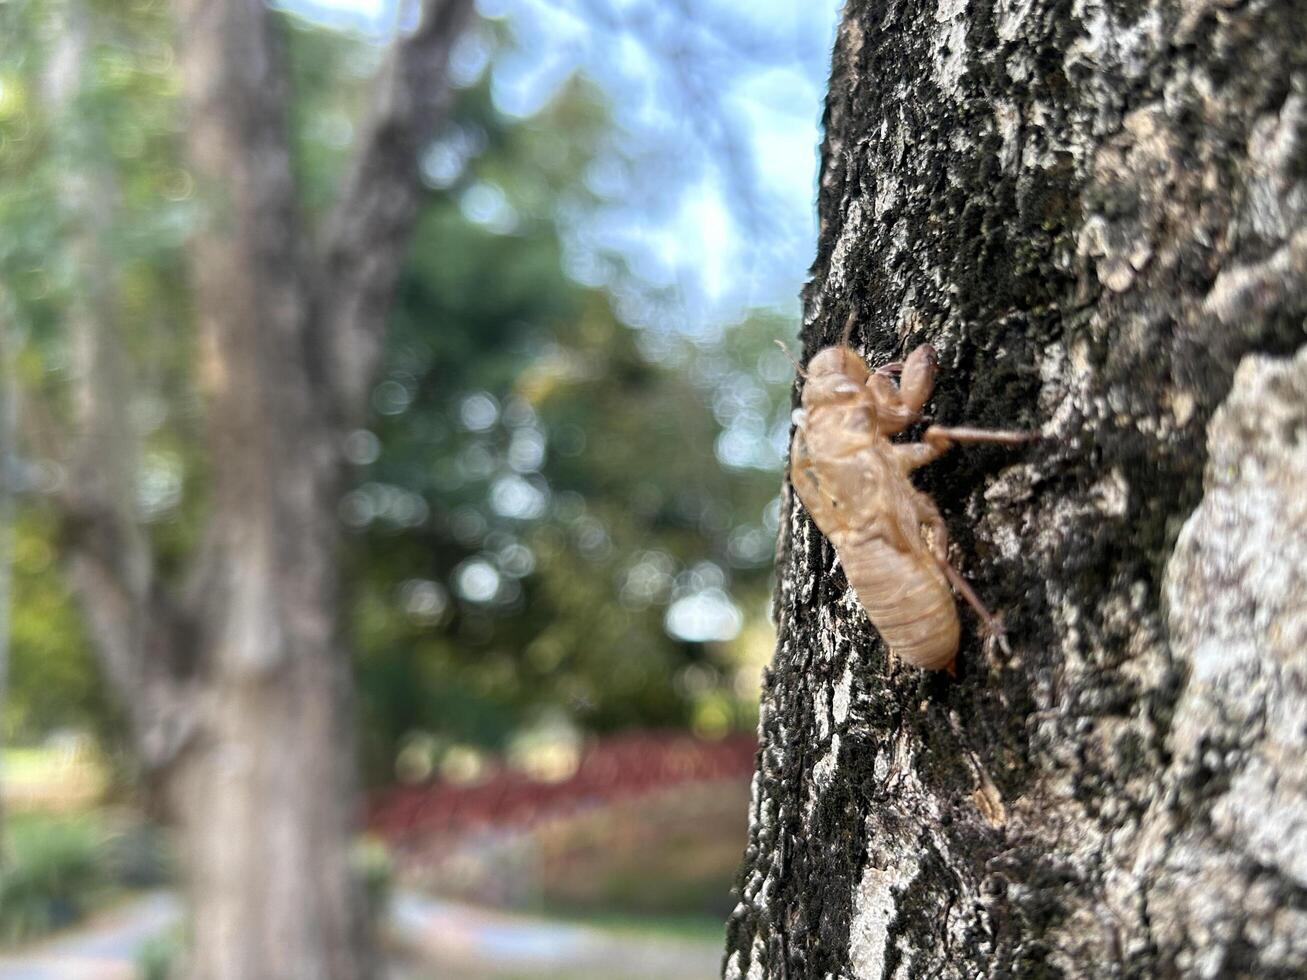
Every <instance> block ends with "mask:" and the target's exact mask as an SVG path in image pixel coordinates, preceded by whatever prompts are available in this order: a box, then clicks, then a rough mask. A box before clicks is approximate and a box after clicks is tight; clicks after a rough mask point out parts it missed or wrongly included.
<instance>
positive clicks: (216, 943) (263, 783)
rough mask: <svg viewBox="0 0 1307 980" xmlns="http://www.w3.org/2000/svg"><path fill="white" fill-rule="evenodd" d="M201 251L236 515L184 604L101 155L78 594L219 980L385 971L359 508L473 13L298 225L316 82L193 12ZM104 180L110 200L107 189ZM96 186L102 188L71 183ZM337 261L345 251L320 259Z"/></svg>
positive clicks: (188, 91)
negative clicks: (123, 296) (379, 376)
mask: <svg viewBox="0 0 1307 980" xmlns="http://www.w3.org/2000/svg"><path fill="white" fill-rule="evenodd" d="M176 8H177V14H178V21H179V24H178V28H179V30H178V37H179V42H180V44H179V47H180V52H179V59H178V60H179V65H180V69H181V74H182V77H183V83H184V89H185V95H186V101H187V117H186V148H187V155H188V166H189V169H190V171H191V172H192V173H193V174H194V175H195V178H196V187H197V191H198V195H199V197H200V200H201V204H202V205H203V209H204V210H203V215H204V217H203V221H202V225H201V228H200V230H199V231H198V232H197V233H196V235H195V236H194V239H193V241H192V242H191V243H190V251H191V259H192V263H191V268H192V274H193V279H194V286H195V293H196V303H195V307H196V315H197V320H198V326H199V355H198V364H197V371H198V374H199V384H200V386H201V387H202V388H203V389H204V391H205V395H206V409H207V412H206V430H207V444H208V445H207V448H208V451H209V462H210V465H211V469H212V473H213V478H212V491H211V495H210V497H209V499H208V501H207V503H208V513H207V515H206V520H205V524H204V527H203V538H202V543H201V544H200V546H199V547H198V548H197V550H196V553H195V554H194V555H192V556H190V564H189V567H188V569H187V571H186V573H185V574H184V575H181V576H179V578H180V579H182V581H181V582H166V581H162V576H160V575H159V574H158V570H157V568H156V567H155V562H154V556H153V554H152V551H151V541H150V536H149V534H148V531H147V530H146V529H145V528H143V527H142V526H141V524H140V521H139V515H138V514H137V512H136V509H135V506H134V498H135V480H136V471H135V465H136V463H137V457H138V450H139V447H138V442H139V440H138V439H137V438H136V436H135V435H134V429H133V425H132V421H131V413H130V412H129V410H128V409H129V406H130V401H131V395H132V391H133V387H132V369H131V364H130V357H129V354H128V347H127V345H126V344H125V343H124V342H123V338H122V337H121V336H120V331H119V330H118V329H117V327H118V325H117V324H115V323H114V318H113V310H114V307H115V303H114V295H113V291H114V288H115V281H116V277H115V274H114V258H113V256H112V254H110V252H109V251H108V247H107V242H108V241H109V235H108V231H109V229H110V227H111V226H112V224H113V220H114V214H113V211H114V203H113V199H114V195H113V193H112V174H111V173H110V172H109V171H108V170H107V169H106V168H105V166H104V162H103V161H98V160H88V159H85V158H83V157H78V158H77V159H76V160H75V161H72V162H70V168H71V167H81V168H83V169H84V170H86V171H88V174H89V177H90V178H91V179H89V180H86V181H84V182H83V183H84V184H85V186H86V187H87V188H88V189H93V190H94V193H86V194H84V199H78V198H71V199H70V200H68V201H67V202H66V204H67V205H69V206H70V207H69V221H68V224H69V226H70V227H71V228H72V229H73V240H72V242H71V244H72V246H73V249H74V254H75V256H76V260H77V261H76V265H77V268H78V269H79V271H80V272H81V273H82V275H81V277H80V280H81V281H80V282H79V286H80V287H81V289H80V297H81V302H80V303H78V304H77V307H76V310H75V312H74V315H73V316H71V317H70V320H71V321H72V328H73V331H74V333H75V335H76V337H77V339H78V347H79V349H80V350H81V352H82V355H83V364H82V369H81V370H80V371H79V372H78V373H77V376H76V380H77V384H78V393H77V394H78V399H77V401H78V405H79V409H80V412H79V414H80V421H81V423H82V432H81V434H80V436H79V437H78V438H76V439H68V440H67V441H68V442H70V443H72V444H74V449H73V451H72V454H71V456H72V458H71V460H70V474H71V476H70V479H69V480H68V481H67V485H66V487H65V489H64V491H63V493H62V494H61V496H60V500H59V503H60V505H61V506H62V509H63V525H64V527H63V530H64V538H65V542H64V543H65V545H66V548H67V551H68V558H69V568H70V572H71V576H72V580H73V583H74V586H75V588H76V590H77V592H78V595H79V598H80V599H81V602H82V605H83V608H84V609H85V611H86V616H87V620H88V623H89V625H90V633H91V636H92V638H93V641H94V643H95V645H96V652H97V654H98V656H99V659H100V662H101V664H102V666H103V668H104V672H105V675H106V677H107V679H108V680H109V682H110V683H111V684H112V685H113V687H114V688H115V690H116V692H117V693H118V695H119V696H120V697H121V698H122V699H123V701H124V704H125V707H126V708H127V714H128V718H129V720H130V723H131V728H132V733H133V736H134V739H135V744H136V747H137V749H138V751H139V753H140V756H141V760H142V762H143V764H144V767H145V769H146V771H147V773H148V774H149V775H150V776H151V777H152V779H151V782H152V783H154V784H157V785H158V787H159V788H161V789H162V791H163V792H162V796H163V798H164V800H165V801H166V803H167V804H168V805H169V807H170V810H171V812H172V813H173V814H174V815H175V816H176V817H177V818H178V819H179V821H180V824H181V829H182V834H183V841H184V853H183V859H184V861H183V863H184V865H185V873H186V879H187V887H188V891H189V893H190V898H191V913H192V914H191V934H192V939H193V943H192V948H191V950H190V954H189V959H188V963H187V969H186V972H187V975H188V976H191V977H194V978H196V980H262V978H267V980H283V978H289V977H294V978H296V980H360V978H366V977H368V976H370V975H372V974H373V973H374V972H375V964H374V963H373V960H372V952H371V946H370V943H369V942H368V935H367V932H368V929H367V923H368V917H367V915H366V910H365V908H364V903H363V890H362V887H361V881H360V879H359V876H358V875H357V874H356V873H355V872H354V871H353V870H352V869H351V860H350V852H351V836H352V833H353V829H354V826H355V822H356V816H357V813H356V797H355V785H354V768H355V761H356V760H355V733H354V719H353V683H352V674H351V664H350V657H349V649H348V646H347V644H346V641H345V638H344V635H343V633H344V631H343V628H342V616H341V613H342V607H343V601H342V600H343V595H342V593H343V590H342V583H341V581H340V575H339V568H338V559H339V555H338V551H339V548H340V545H341V541H340V533H339V527H338V524H337V519H336V510H337V505H338V501H339V499H340V496H341V493H342V490H343V489H344V487H345V482H346V469H345V464H344V460H343V456H342V452H341V447H342V445H343V442H344V439H345V436H346V435H347V434H348V432H349V431H350V429H351V427H352V426H354V425H357V424H358V421H359V420H360V419H361V418H363V417H364V416H365V414H366V405H367V397H368V392H369V390H370V386H371V384H372V378H373V374H374V373H375V371H376V369H377V366H378V364H379V362H380V357H381V350H382V340H383V338H384V327H385V322H386V318H387V313H388V307H389V303H390V300H391V296H392V294H393V289H394V284H395V282H396V280H397V278H398V275H399V271H400V268H401V265H402V263H403V261H404V256H405V250H406V245H407V242H408V239H409V235H410V233H411V231H412V228H413V226H414V224H415V222H416V220H417V217H418V211H419V208H420V205H421V200H422V185H421V183H420V180H419V174H418V155H419V153H420V151H421V150H422V149H423V148H424V147H425V146H426V144H427V142H428V141H429V140H430V139H431V137H432V135H433V133H434V132H435V131H436V129H437V127H438V126H439V124H440V122H441V120H442V118H443V112H444V110H445V108H446V107H447V104H448V101H449V99H448V84H447V82H446V79H445V69H446V66H447V63H448V57H449V52H450V49H451V47H452V46H453V44H454V42H455V41H456V39H457V38H458V36H459V33H460V31H461V28H462V25H463V24H464V23H465V22H466V20H467V18H468V17H469V16H470V12H471V9H472V2H471V0H424V2H423V4H422V9H421V16H420V18H419V19H418V22H417V24H416V25H415V26H414V27H413V29H412V30H411V31H410V32H409V33H407V34H406V35H405V36H403V37H402V38H399V39H397V40H396V42H395V44H394V45H393V47H392V50H391V53H390V60H389V63H388V65H387V67H386V69H385V70H384V71H383V73H382V76H381V79H380V80H379V82H378V86H377V92H376V98H375V100H374V102H375V104H374V106H373V110H372V116H371V118H370V119H369V120H368V121H367V122H366V124H365V125H364V126H363V127H361V132H362V133H363V135H362V137H361V138H360V140H359V146H358V148H357V151H356V158H355V161H354V164H353V166H352V168H351V171H350V173H351V174H352V175H353V176H352V177H351V178H350V179H349V180H347V181H346V182H345V186H344V188H343V190H342V192H341V195H340V201H339V202H338V208H337V212H336V218H335V220H334V221H333V222H331V224H332V228H330V229H328V231H327V232H326V233H325V234H324V236H323V239H324V240H323V241H322V242H320V243H314V242H312V241H311V240H310V236H309V235H308V234H307V233H306V228H307V222H305V221H304V220H303V219H302V216H301V214H300V213H299V203H298V202H299V192H298V188H297V187H296V184H295V177H294V166H293V162H292V158H291V126H290V105H291V93H290V91H289V73H288V70H287V65H286V56H285V52H284V50H283V46H282V43H281V38H280V34H279V30H278V27H279V24H278V21H277V19H276V15H274V14H273V13H272V12H270V10H269V9H268V6H267V5H266V4H264V3H263V2H262V0H177V3H176ZM65 14H66V23H64V24H63V25H62V26H63V27H65V28H66V30H64V31H63V32H62V33H61V34H60V35H59V36H60V37H62V38H63V43H62V48H61V54H60V56H59V57H57V58H55V59H53V60H54V61H55V63H56V65H55V67H56V68H57V69H58V71H53V72H52V76H53V77H52V84H51V85H50V86H48V87H49V88H50V89H51V95H50V101H51V103H52V108H53V109H55V110H56V111H59V110H61V109H64V110H66V109H67V108H68V106H69V105H70V104H71V103H72V102H73V101H74V100H73V96H74V95H75V94H76V91H77V88H78V85H79V79H80V69H81V65H82V64H83V60H84V59H83V58H82V57H81V52H83V51H84V50H85V48H86V44H87V42H88V39H89V38H90V36H91V31H92V26H93V25H92V24H91V23H90V21H91V18H88V17H83V16H82V11H81V10H80V8H79V6H78V5H77V4H69V5H68V8H67V10H66V11H65ZM84 176H85V175H84ZM70 183H75V182H70ZM315 244H316V245H317V246H318V247H316V248H315V247H314V246H315Z"/></svg>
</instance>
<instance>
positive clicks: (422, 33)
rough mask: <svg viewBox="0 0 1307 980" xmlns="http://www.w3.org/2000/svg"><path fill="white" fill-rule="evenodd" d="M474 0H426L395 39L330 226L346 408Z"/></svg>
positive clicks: (443, 111)
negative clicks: (408, 29) (415, 20)
mask: <svg viewBox="0 0 1307 980" xmlns="http://www.w3.org/2000/svg"><path fill="white" fill-rule="evenodd" d="M472 8H473V3H472V0H423V4H422V19H421V22H420V23H419V24H418V26H417V28H416V29H415V30H414V31H413V33H412V34H409V35H407V36H406V37H404V38H402V39H400V40H398V41H397V42H396V43H395V46H394V48H393V50H392V51H391V54H390V57H389V59H388V60H387V63H386V65H385V67H384V69H383V70H382V74H381V77H380V78H379V79H378V81H377V86H376V91H375V95H374V99H373V106H372V110H371V114H370V115H369V117H368V118H367V120H366V122H365V123H364V124H363V126H362V127H361V130H362V134H363V135H362V139H361V141H360V144H359V148H358V152H357V154H356V156H355V158H354V161H353V163H352V165H351V166H350V169H349V173H348V176H347V177H346V180H345V185H344V189H343V191H342V194H341V197H340V200H339V203H338V205H337V207H336V210H335V213H334V214H333V215H332V217H331V220H330V221H329V223H328V226H327V235H326V243H325V252H324V256H323V273H324V274H323V283H324V292H325V296H326V302H325V304H324V307H323V311H322V312H323V317H324V323H325V326H326V330H327V347H328V351H329V356H330V357H331V369H332V372H333V377H334V380H335V384H336V388H337V391H338V394H339V395H340V397H341V399H342V401H341V404H342V405H343V408H344V413H345V415H346V416H352V415H357V414H358V413H360V412H361V411H362V410H363V406H364V404H365V400H366V392H367V387H368V385H369V383H370V382H371V380H372V377H373V374H374V373H375V371H376V369H377V364H378V362H379V360H380V358H381V350H382V340H383V337H384V334H385V327H386V315H387V311H388V309H389V306H390V302H391V297H392V295H393V292H394V287H395V282H396V280H397V279H398V277H399V272H400V269H401V268H402V266H403V261H404V255H405V252H406V250H407V246H408V241H409V237H410V235H411V234H412V231H413V227H414V225H415V223H416V221H417V217H418V212H419V204H420V201H421V197H422V181H421V174H420V168H419V165H420V157H421V153H422V150H423V149H424V147H425V146H426V144H427V143H428V142H429V141H430V140H431V139H432V137H433V136H434V135H435V134H436V132H437V131H438V129H439V127H440V124H441V123H442V122H443V121H444V120H445V117H446V115H447V113H448V110H449V106H450V102H451V93H450V88H449V80H448V77H447V72H446V68H447V66H448V63H449V54H450V51H451V50H452V48H453V46H454V43H455V42H456V41H457V40H458V37H459V35H460V34H461V33H462V30H463V27H464V25H465V24H466V23H467V21H468V18H469V16H470V15H471V12H472Z"/></svg>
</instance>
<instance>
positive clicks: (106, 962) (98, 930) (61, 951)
mask: <svg viewBox="0 0 1307 980" xmlns="http://www.w3.org/2000/svg"><path fill="white" fill-rule="evenodd" d="M180 919H181V904H180V902H179V900H178V899H177V897H176V896H175V895H172V894H170V893H167V892H155V893H152V894H149V895H145V896H142V897H140V898H137V899H134V900H132V901H130V902H127V903H125V904H123V905H121V906H119V907H117V908H116V909H114V910H112V911H111V912H108V913H105V914H104V915H102V916H98V917H96V918H94V919H92V920H91V921H90V922H88V923H86V924H85V925H84V926H83V927H82V928H80V929H78V930H76V931H73V932H69V933H65V934H63V935H60V936H56V937H54V938H53V939H49V940H46V941H45V942H42V943H39V944H37V945H35V946H32V947H29V948H27V949H25V950H19V951H16V952H12V953H9V954H7V955H4V956H0V980H134V978H135V977H136V976H137V966H136V960H137V956H138V954H139V952H140V950H141V948H142V946H144V945H145V944H146V943H147V942H148V941H149V940H151V939H153V938H155V937H157V936H160V935H162V934H163V933H166V932H167V931H168V930H169V929H170V928H172V927H173V926H174V925H175V924H176V923H177V922H179V921H180ZM392 933H393V936H394V939H395V944H396V945H397V946H398V947H400V955H399V957H398V958H399V959H400V960H401V963H400V965H397V966H396V968H395V969H394V970H393V971H392V975H393V976H395V977H396V978H397V980H428V978H434V977H435V976H437V975H439V976H440V977H442V978H445V980H474V978H475V980H508V978H527V977H531V978H562V977H566V978H568V980H588V978H595V980H599V978H603V980H643V978H654V977H677V978H679V980H698V978H703V980H709V978H711V977H715V976H717V974H718V972H719V968H720V960H721V947H722V944H721V943H720V942H710V941H706V940H703V939H676V938H671V937H662V936H646V935H643V934H640V933H638V932H629V931H609V930H605V929H599V928H595V927H590V926H580V925H573V924H571V923H563V922H552V921H549V920H547V919H536V918H531V917H528V916H521V915H510V914H507V913H501V912H493V911H488V910H484V909H479V908H476V907H474V906H470V905H463V904H460V903H457V902H448V901H443V900H440V899H433V898H427V897H424V896H421V895H417V894H415V893H412V892H401V893H400V894H399V895H397V896H396V897H395V900H394V903H393V911H392Z"/></svg>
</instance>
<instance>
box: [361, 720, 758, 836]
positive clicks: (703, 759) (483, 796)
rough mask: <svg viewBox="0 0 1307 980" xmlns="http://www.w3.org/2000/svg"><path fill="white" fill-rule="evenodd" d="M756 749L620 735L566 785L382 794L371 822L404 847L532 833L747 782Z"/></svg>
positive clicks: (584, 760) (513, 780) (736, 742)
mask: <svg viewBox="0 0 1307 980" xmlns="http://www.w3.org/2000/svg"><path fill="white" fill-rule="evenodd" d="M756 751H757V741H756V739H755V738H754V737H753V736H752V735H737V736H732V737H730V738H726V739H722V740H721V741H717V742H705V741H700V740H698V739H694V738H692V737H690V736H687V735H681V734H674V733H662V732H639V733H632V734H625V735H615V736H612V737H609V738H606V739H604V740H602V741H599V742H594V743H592V744H590V745H589V746H588V747H587V748H586V749H585V750H584V751H583V753H582V755H581V758H580V760H579V764H578V765H577V769H576V771H575V772H574V773H573V774H572V775H571V776H569V777H568V778H567V779H564V780H561V781H559V782H542V781H539V780H536V779H532V778H531V777H530V776H528V775H526V774H525V773H521V772H518V771H516V770H513V769H508V768H500V769H498V770H497V771H495V772H494V773H492V774H491V775H490V776H489V778H487V779H485V780H484V781H481V782H479V783H477V784H476V785H471V786H460V785H454V784H451V783H441V782H433V783H429V784H426V785H422V786H402V787H395V788H392V789H387V790H384V791H382V792H380V793H378V794H376V795H375V797H374V798H373V800H372V801H371V803H370V805H369V808H368V821H367V822H368V826H369V828H370V829H371V830H372V832H373V833H375V834H377V835H378V836H380V837H381V838H382V839H383V840H385V841H386V842H387V843H389V844H391V845H392V846H399V847H402V846H404V845H407V844H412V843H414V842H416V841H417V840H422V839H426V838H430V837H461V836H463V835H465V834H467V833H471V832H473V831H481V830H487V829H501V828H502V829H517V828H524V827H529V826H530V825H532V824H534V823H536V822H537V821H539V820H542V819H546V818H553V817H558V816H562V815H565V814H568V813H572V812H575V811H577V810H581V809H585V808H589V807H592V806H597V805H602V804H606V803H611V802H614V801H617V800H623V799H630V798H632V797H637V796H640V795H643V794H645V793H649V792H653V791H655V790H660V789H664V788H667V787H670V786H675V785H677V784H680V783H688V782H698V781H701V780H712V779H723V778H747V777H748V776H749V775H750V774H751V773H752V772H753V769H754V754H755V752H756Z"/></svg>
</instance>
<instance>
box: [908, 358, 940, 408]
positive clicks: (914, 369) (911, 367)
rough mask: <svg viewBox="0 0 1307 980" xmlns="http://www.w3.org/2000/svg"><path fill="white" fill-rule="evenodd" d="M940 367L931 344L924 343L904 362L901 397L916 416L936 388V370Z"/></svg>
mask: <svg viewBox="0 0 1307 980" xmlns="http://www.w3.org/2000/svg"><path fill="white" fill-rule="evenodd" d="M938 367H939V359H938V358H937V357H936V356H935V348H933V347H931V346H930V344H922V345H921V346H920V347H918V348H917V349H916V350H914V351H913V352H912V353H911V354H909V355H908V359H907V360H906V361H904V362H903V376H902V377H900V378H899V397H900V398H901V399H902V400H903V407H904V408H905V409H907V410H908V411H909V412H911V413H912V414H913V415H914V416H915V415H919V414H921V406H922V405H924V404H926V401H927V399H929V398H930V393H931V392H932V391H934V390H935V371H936V369H937V368H938Z"/></svg>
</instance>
